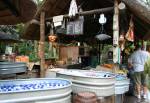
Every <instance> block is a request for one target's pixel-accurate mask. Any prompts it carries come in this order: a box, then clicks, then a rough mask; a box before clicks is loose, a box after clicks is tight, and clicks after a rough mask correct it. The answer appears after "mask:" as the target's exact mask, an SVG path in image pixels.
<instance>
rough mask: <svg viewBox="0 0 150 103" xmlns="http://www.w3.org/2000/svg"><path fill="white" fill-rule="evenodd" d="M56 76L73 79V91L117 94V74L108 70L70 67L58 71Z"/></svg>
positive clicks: (106, 94) (105, 94)
mask: <svg viewBox="0 0 150 103" xmlns="http://www.w3.org/2000/svg"><path fill="white" fill-rule="evenodd" d="M56 76H57V77H61V78H65V79H69V80H71V81H72V83H73V84H72V90H73V93H78V92H82V91H89V92H94V93H96V95H97V96H111V95H114V94H115V76H114V75H113V74H111V73H108V72H98V71H91V70H73V69H72V70H71V69H69V70H64V71H59V72H57V73H56Z"/></svg>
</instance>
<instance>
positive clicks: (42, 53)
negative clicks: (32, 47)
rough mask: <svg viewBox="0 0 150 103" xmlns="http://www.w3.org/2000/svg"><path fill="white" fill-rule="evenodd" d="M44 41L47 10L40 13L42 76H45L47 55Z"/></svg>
mask: <svg viewBox="0 0 150 103" xmlns="http://www.w3.org/2000/svg"><path fill="white" fill-rule="evenodd" d="M44 42H45V12H41V15H40V42H39V56H40V77H42V78H43V77H45V66H44V65H45V57H44V53H45V52H44V51H45V48H44Z"/></svg>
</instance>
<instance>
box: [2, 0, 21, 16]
mask: <svg viewBox="0 0 150 103" xmlns="http://www.w3.org/2000/svg"><path fill="white" fill-rule="evenodd" d="M10 1H11V0H2V2H3V3H4V4H5V5H6V6H7V7H8V8H9V10H10V11H11V12H12V14H13V15H15V16H19V11H18V10H17V8H16V6H15V5H14V4H13V3H11V2H10Z"/></svg>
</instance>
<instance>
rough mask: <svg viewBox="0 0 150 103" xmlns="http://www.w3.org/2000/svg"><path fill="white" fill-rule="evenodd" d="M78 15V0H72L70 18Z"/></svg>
mask: <svg viewBox="0 0 150 103" xmlns="http://www.w3.org/2000/svg"><path fill="white" fill-rule="evenodd" d="M77 13H78V7H77V4H76V0H72V1H71V3H70V8H69V16H70V17H72V16H75V15H76V14H77Z"/></svg>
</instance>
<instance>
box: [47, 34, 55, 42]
mask: <svg viewBox="0 0 150 103" xmlns="http://www.w3.org/2000/svg"><path fill="white" fill-rule="evenodd" d="M48 39H49V41H50V42H55V41H56V39H57V35H56V34H50V35H49V36H48Z"/></svg>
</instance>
